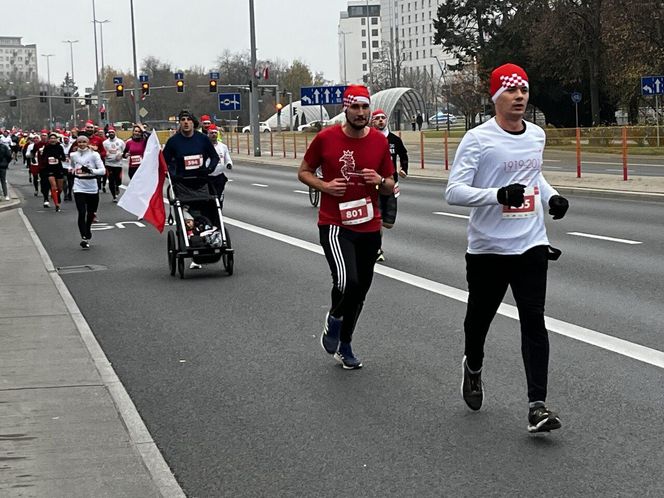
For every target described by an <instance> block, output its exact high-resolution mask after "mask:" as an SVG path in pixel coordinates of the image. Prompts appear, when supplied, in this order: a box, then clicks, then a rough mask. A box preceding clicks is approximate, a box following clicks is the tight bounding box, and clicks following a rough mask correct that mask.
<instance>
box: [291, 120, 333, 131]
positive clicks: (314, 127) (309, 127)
mask: <svg viewBox="0 0 664 498" xmlns="http://www.w3.org/2000/svg"><path fill="white" fill-rule="evenodd" d="M326 126H329V122H328V121H310V122H309V123H305V124H302V125H300V126H298V127H297V131H313V132H319V131H321V130H322V129H323V128H325V127H326Z"/></svg>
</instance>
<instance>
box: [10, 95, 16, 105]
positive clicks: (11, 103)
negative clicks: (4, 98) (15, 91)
mask: <svg viewBox="0 0 664 498" xmlns="http://www.w3.org/2000/svg"><path fill="white" fill-rule="evenodd" d="M16 105H17V104H16V96H15V95H12V96H11V97H9V107H16Z"/></svg>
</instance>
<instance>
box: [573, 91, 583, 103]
mask: <svg viewBox="0 0 664 498" xmlns="http://www.w3.org/2000/svg"><path fill="white" fill-rule="evenodd" d="M572 102H574V103H575V104H578V103H579V102H581V92H572Z"/></svg>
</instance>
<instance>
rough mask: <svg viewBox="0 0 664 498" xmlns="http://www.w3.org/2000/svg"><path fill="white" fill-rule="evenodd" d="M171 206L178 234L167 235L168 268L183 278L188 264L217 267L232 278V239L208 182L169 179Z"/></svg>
mask: <svg viewBox="0 0 664 498" xmlns="http://www.w3.org/2000/svg"><path fill="white" fill-rule="evenodd" d="M168 202H169V204H170V210H171V216H170V218H171V219H172V220H173V222H174V225H175V230H169V231H168V236H167V237H168V267H169V269H170V271H171V275H175V271H176V267H177V271H178V273H179V274H180V278H184V269H185V260H186V259H188V258H191V259H193V261H194V263H197V264H201V265H204V264H210V263H216V262H218V261H219V260H220V259H221V260H222V263H223V265H224V270H225V271H226V272H227V273H228V274H229V275H232V274H233V249H232V247H231V238H230V236H229V235H228V230H226V226H225V225H224V216H223V214H222V213H221V203H220V201H219V198H218V197H217V196H216V195H213V194H212V193H211V190H210V185H209V183H208V181H207V179H200V178H196V179H187V178H183V179H181V180H179V179H173V178H171V177H170V176H169V187H168Z"/></svg>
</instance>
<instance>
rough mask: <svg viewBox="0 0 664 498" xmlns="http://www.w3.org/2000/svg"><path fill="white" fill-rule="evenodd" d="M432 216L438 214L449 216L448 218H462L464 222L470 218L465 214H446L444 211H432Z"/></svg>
mask: <svg viewBox="0 0 664 498" xmlns="http://www.w3.org/2000/svg"><path fill="white" fill-rule="evenodd" d="M433 214H438V215H440V216H449V217H450V218H463V219H464V220H467V219H469V218H470V216H468V215H465V214H455V213H446V212H444V211H434V212H433Z"/></svg>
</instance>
